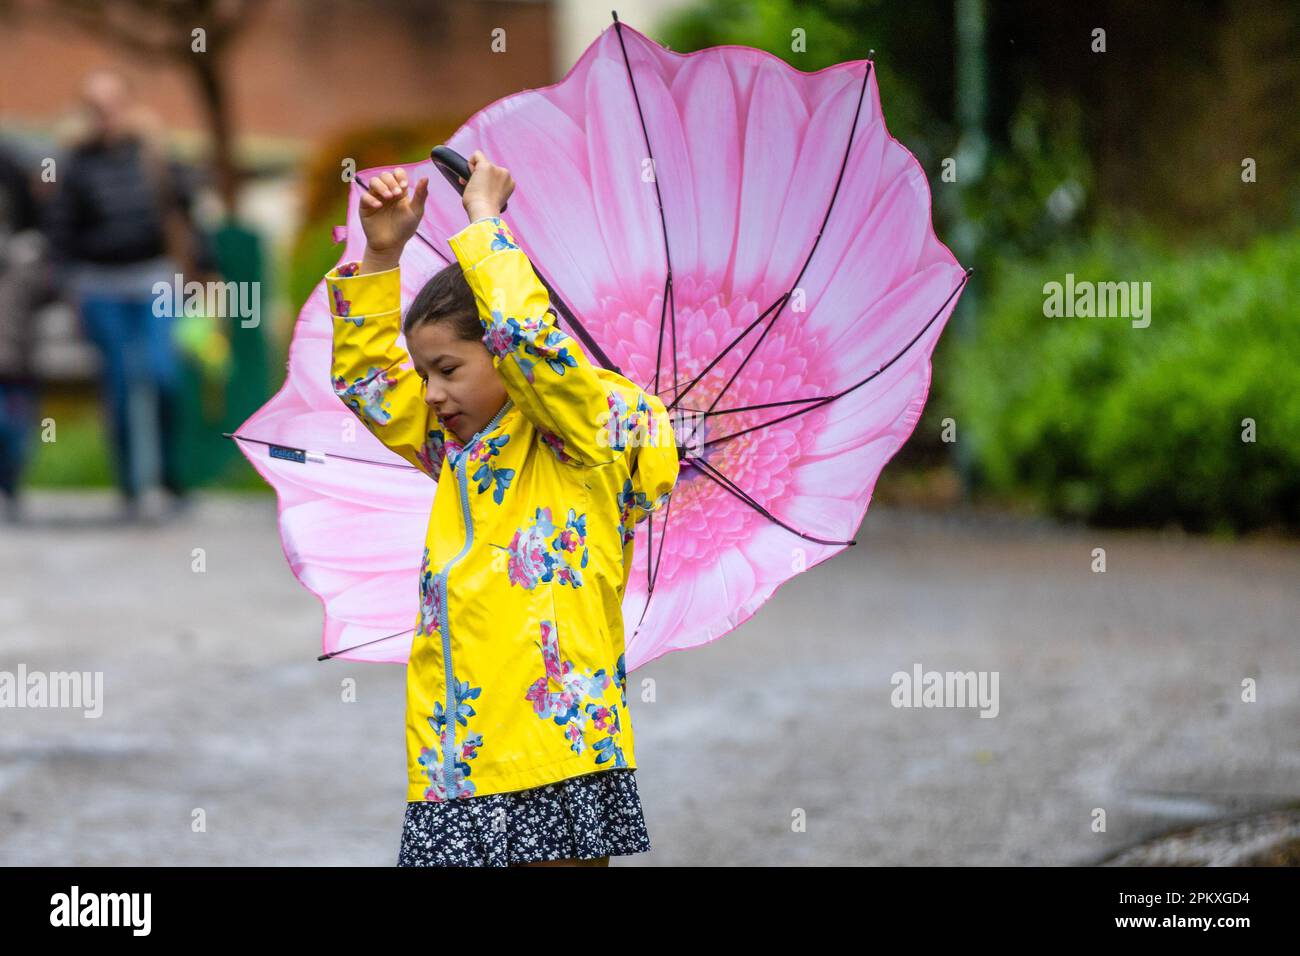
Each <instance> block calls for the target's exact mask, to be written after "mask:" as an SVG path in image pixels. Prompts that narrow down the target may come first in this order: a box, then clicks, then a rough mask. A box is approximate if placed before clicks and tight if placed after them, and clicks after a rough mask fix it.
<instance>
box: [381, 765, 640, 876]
mask: <svg viewBox="0 0 1300 956" xmlns="http://www.w3.org/2000/svg"><path fill="white" fill-rule="evenodd" d="M635 773H636V770H635V768H627V767H623V768H619V769H616V770H601V771H598V772H596V773H588V774H584V775H582V776H580V777H570V778H569V779H568V780H560V781H557V782H556V783H548V784H546V785H545V786H541V787H533V788H532V789H529V790H514V791H511V792H509V793H489V794H487V795H485V796H482V797H467V798H465V799H462V800H451V801H434V800H419V801H412V802H410V803H408V804H407V805H406V822H405V825H404V826H403V828H402V845H401V848H400V849H399V850H398V853H397V865H398V866H510V865H512V864H515V863H536V862H538V861H542V860H594V859H597V858H599V857H602V856H623V855H626V854H630V853H645V852H646V851H648V850H649V849H650V835H649V834H648V833H647V832H646V826H645V817H644V815H643V814H642V812H641V798H640V796H638V794H637V789H636V777H635V776H634V774H635Z"/></svg>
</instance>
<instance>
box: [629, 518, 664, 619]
mask: <svg viewBox="0 0 1300 956" xmlns="http://www.w3.org/2000/svg"><path fill="white" fill-rule="evenodd" d="M672 513H673V498H672V495H669V496H668V507H667V509H665V511H664V527H663V530H662V531H660V532H659V554H658V556H656V557H655V560H654V561H653V562H651V560H650V557H651V555H650V552H649V551H647V552H646V592H645V605H644V606H643V607H642V608H641V616H640V617H638V618H637V619H636V624H635V625H633V627H632V636H633V637H635V636H636V632H637V630H638V629H640V627H641V622H642V621H644V620H645V616H646V612H647V611H649V610H650V598H651V597H653V596H654V593H655V582H656V581H658V580H659V568H660V567H661V566H662V565H663V555H664V541H665V540H667V538H668V518H669V517H670V516H671V515H672ZM646 520H648V521H649V522H650V529H649V530H650V535H651V542H650V548H651V550H653V548H654V520H655V516H654V515H653V514H651V515H650V516H649V517H648V518H647V519H646ZM652 563H653V565H654V571H653V573H651V571H650V565H651V564H652Z"/></svg>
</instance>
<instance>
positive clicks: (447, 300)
mask: <svg viewBox="0 0 1300 956" xmlns="http://www.w3.org/2000/svg"><path fill="white" fill-rule="evenodd" d="M428 322H449V323H451V326H452V328H453V329H455V330H456V336H457V337H458V338H462V339H465V340H467V341H476V340H477V341H480V342H481V341H482V340H483V324H482V323H481V322H480V321H479V318H478V303H476V302H475V301H474V293H473V292H471V291H470V288H469V283H468V282H466V281H465V273H464V272H462V271H461V267H460V263H459V262H453V263H452V264H451V265H449V266H447V267H446V268H445V269H443V270H441V271H440V272H438V273H437V274H436V275H434V277H433V278H432V279H430V280H429V281H428V282H426V283H425V284H424V288H423V289H421V290H420V291H419V293H417V294H416V296H415V299H414V300H413V301H412V302H411V307H410V308H409V309H407V310H406V318H405V319H403V320H402V334H403V335H410V334H411V332H412V331H413V330H415V329H417V328H419V327H420V326H421V325H424V324H425V323H428Z"/></svg>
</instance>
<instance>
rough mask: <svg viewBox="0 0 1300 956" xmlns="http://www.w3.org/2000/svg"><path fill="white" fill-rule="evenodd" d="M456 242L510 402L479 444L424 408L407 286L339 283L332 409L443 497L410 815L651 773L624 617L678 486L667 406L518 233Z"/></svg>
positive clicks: (432, 525) (437, 511) (426, 614)
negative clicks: (590, 776) (570, 305)
mask: <svg viewBox="0 0 1300 956" xmlns="http://www.w3.org/2000/svg"><path fill="white" fill-rule="evenodd" d="M448 241H449V243H450V245H451V249H452V251H453V252H454V253H455V255H456V259H457V262H458V263H459V265H460V267H461V268H462V270H463V271H464V273H465V278H466V280H467V282H468V283H469V286H470V289H471V290H472V291H473V293H474V297H475V300H476V302H477V304H478V309H479V320H480V323H481V324H482V327H483V344H484V346H485V347H486V348H487V349H488V351H489V353H490V355H491V358H492V363H493V367H494V368H496V370H497V372H498V373H499V374H500V375H501V378H502V381H503V383H504V384H505V387H506V392H507V395H508V396H509V397H508V399H507V401H506V402H505V404H504V405H503V406H502V407H501V409H500V410H499V411H498V412H497V414H496V416H495V417H494V418H493V419H492V421H491V422H489V423H488V425H487V426H485V427H484V429H483V430H482V431H481V432H479V433H478V434H477V435H475V436H473V437H472V438H471V439H470V440H469V441H467V442H461V441H460V440H459V439H458V438H457V437H456V436H455V435H454V434H453V433H452V432H451V431H449V430H448V429H446V428H445V427H444V426H443V424H442V422H441V421H440V420H439V419H438V417H437V414H436V413H435V412H434V411H433V409H432V408H430V407H429V406H428V405H427V404H426V402H425V400H424V388H423V385H422V383H421V381H420V378H419V376H418V375H417V374H416V372H415V370H414V369H413V368H412V366H411V362H410V357H409V355H407V353H406V351H405V350H404V348H403V347H402V345H401V343H400V342H399V340H400V337H401V311H402V287H401V278H400V270H399V269H391V270H388V271H386V272H378V273H370V274H360V273H359V267H358V264H357V263H345V264H343V265H340V266H339V267H338V268H335V269H332V270H331V271H330V272H329V273H327V275H326V284H327V289H328V293H327V298H328V301H329V302H330V308H331V312H332V314H333V316H334V330H333V335H334V339H333V367H332V369H331V372H330V378H331V382H332V383H333V386H334V390H335V393H336V394H337V395H338V397H339V399H340V401H341V402H342V403H343V404H344V405H345V406H346V407H347V408H349V409H350V410H351V411H352V412H353V414H355V415H356V417H357V419H358V420H359V421H361V423H362V424H363V425H364V426H365V427H366V428H367V429H368V430H369V431H370V432H371V433H372V434H373V435H375V436H376V437H377V438H378V439H379V440H380V441H381V442H383V444H384V445H386V446H387V447H388V448H389V449H390V450H391V451H392V452H393V453H394V454H396V455H397V456H399V457H400V458H401V459H403V460H405V461H406V462H408V463H410V464H411V465H412V466H414V467H416V468H419V469H420V470H421V471H423V472H424V473H425V474H427V475H429V477H430V478H432V479H434V480H436V481H437V483H438V485H437V492H436V494H435V495H434V501H433V507H432V511H431V513H430V515H429V521H428V524H427V528H426V531H425V542H424V548H425V553H424V556H423V558H422V561H421V566H420V572H419V580H418V582H416V584H417V585H418V588H419V595H420V610H419V614H418V616H417V619H416V621H415V623H414V628H413V629H414V632H415V633H414V636H413V643H412V647H411V656H410V663H409V664H408V666H407V693H406V740H407V777H408V788H407V799H408V800H439V801H440V800H449V799H457V798H467V797H472V796H479V795H487V794H492V793H501V792H506V791H511V790H520V789H525V788H530V787H538V786H542V785H544V784H547V783H554V782H556V781H558V780H563V779H566V778H568V777H573V776H578V775H580V774H585V773H590V772H592V771H596V770H604V769H608V768H612V767H628V768H634V767H635V766H636V759H635V749H634V746H633V744H634V741H633V733H632V722H631V719H630V716H629V714H628V712H627V686H626V683H627V682H626V674H625V671H624V652H625V646H624V633H623V627H624V624H623V617H622V601H623V595H624V592H625V590H626V587H627V581H628V576H629V574H630V572H631V566H632V554H633V543H634V539H635V529H636V525H637V523H638V522H640V521H643V520H645V518H646V517H647V516H648V515H650V514H651V513H653V512H655V511H657V510H659V509H660V508H663V507H664V506H665V505H666V504H667V503H668V501H669V498H670V495H671V493H672V491H673V489H674V487H675V485H676V482H677V477H678V454H677V446H676V443H675V440H674V435H673V429H672V426H671V422H670V420H669V418H668V413H667V411H666V409H665V408H664V405H663V402H662V401H661V400H660V399H659V398H658V397H657V396H655V395H651V394H648V393H646V392H645V391H644V390H642V389H641V388H640V387H639V386H637V385H636V384H635V383H634V382H632V381H630V380H628V379H627V378H624V377H623V376H622V375H619V374H617V373H615V372H612V371H610V370H608V369H604V368H600V367H598V366H595V365H593V364H592V363H591V362H590V361H589V360H588V358H587V357H586V355H585V354H584V352H583V351H582V348H581V346H580V345H579V343H578V342H577V341H576V340H574V339H573V338H571V337H570V336H569V335H568V334H567V333H566V332H564V331H563V330H561V329H560V328H559V327H558V325H557V324H556V313H555V310H554V308H553V307H552V306H551V304H550V299H549V296H548V295H547V292H546V288H545V286H543V285H542V284H541V282H540V281H539V280H538V278H537V275H536V273H535V272H534V271H533V268H532V264H531V263H530V262H529V260H528V257H527V255H526V254H525V253H524V251H523V249H522V248H521V247H520V245H519V243H518V241H516V239H515V236H514V234H513V233H512V232H511V230H510V228H509V226H508V225H507V224H506V222H505V221H504V220H503V219H502V218H501V217H499V216H493V217H490V218H486V219H480V220H478V221H476V222H473V223H470V224H469V225H468V226H466V227H465V228H464V229H462V230H461V231H459V232H458V233H456V234H455V235H453V236H451V237H449V239H448ZM630 436H635V440H632V439H631V438H630ZM377 480H381V479H377ZM539 648H540V651H541V653H540V655H539V653H538V652H539ZM539 657H540V660H539ZM470 701H472V702H473V703H472V705H471V704H470ZM539 718H541V719H539ZM557 725H558V726H557ZM471 768H472V774H471Z"/></svg>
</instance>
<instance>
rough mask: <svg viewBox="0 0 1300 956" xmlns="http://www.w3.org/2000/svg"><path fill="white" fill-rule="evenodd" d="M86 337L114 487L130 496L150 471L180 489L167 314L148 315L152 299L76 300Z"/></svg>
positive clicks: (177, 386)
mask: <svg viewBox="0 0 1300 956" xmlns="http://www.w3.org/2000/svg"><path fill="white" fill-rule="evenodd" d="M81 320H82V326H83V328H84V329H85V332H86V335H87V337H88V338H89V339H90V340H91V341H92V342H93V343H94V344H95V346H96V348H98V349H99V352H100V355H102V356H103V360H104V365H103V383H102V388H103V397H104V401H105V404H106V405H107V412H108V421H109V426H110V429H109V430H110V432H111V440H112V448H113V460H114V465H115V470H116V474H117V484H118V487H119V489H121V491H122V493H123V494H124V495H126V496H127V497H128V498H134V497H136V496H137V495H138V494H139V493H140V491H141V489H142V488H144V487H146V486H148V485H149V484H151V483H152V480H153V478H154V476H155V475H157V477H158V478H159V480H160V481H161V483H162V485H163V487H165V488H167V489H168V490H169V491H171V492H172V493H174V494H183V493H184V491H185V489H184V486H183V483H182V480H181V474H180V470H179V460H178V452H179V448H178V447H177V439H178V437H179V436H178V433H177V428H178V426H179V424H180V421H179V419H180V398H181V382H182V378H181V363H180V357H179V355H178V354H177V351H176V347H175V345H174V344H173V342H172V323H173V322H174V321H175V319H174V318H173V317H172V316H156V315H154V314H153V300H152V299H119V298H106V297H102V296H95V295H90V296H86V297H85V298H84V299H82V302H81Z"/></svg>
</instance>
